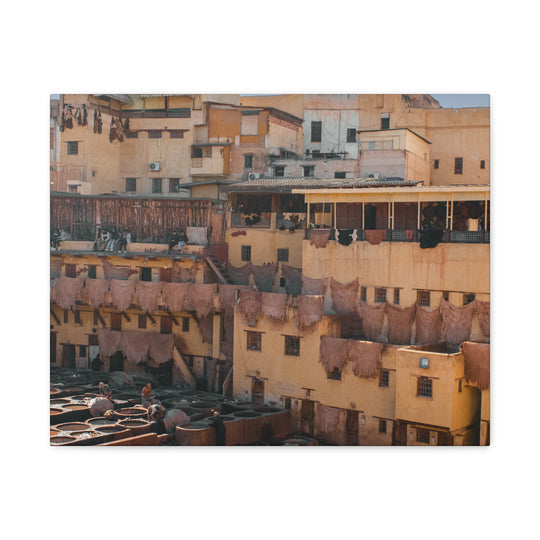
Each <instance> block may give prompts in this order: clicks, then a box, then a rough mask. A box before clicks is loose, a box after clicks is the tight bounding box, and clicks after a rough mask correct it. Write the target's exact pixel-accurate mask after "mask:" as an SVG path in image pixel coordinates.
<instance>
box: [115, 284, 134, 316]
mask: <svg viewBox="0 0 540 540" xmlns="http://www.w3.org/2000/svg"><path fill="white" fill-rule="evenodd" d="M135 283H136V282H135V281H121V280H118V279H111V281H110V283H109V292H110V293H111V299H112V303H113V305H115V306H116V308H117V309H118V311H126V309H127V308H128V307H129V306H130V304H131V300H132V298H133V294H134V292H135Z"/></svg>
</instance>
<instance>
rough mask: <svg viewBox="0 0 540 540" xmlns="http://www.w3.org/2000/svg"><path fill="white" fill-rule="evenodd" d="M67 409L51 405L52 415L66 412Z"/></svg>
mask: <svg viewBox="0 0 540 540" xmlns="http://www.w3.org/2000/svg"><path fill="white" fill-rule="evenodd" d="M65 412H66V411H64V410H63V409H57V408H54V407H51V416H54V415H57V414H64V413H65Z"/></svg>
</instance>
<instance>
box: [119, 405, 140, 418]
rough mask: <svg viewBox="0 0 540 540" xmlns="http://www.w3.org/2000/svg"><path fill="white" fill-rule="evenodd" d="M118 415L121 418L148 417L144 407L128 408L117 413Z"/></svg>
mask: <svg viewBox="0 0 540 540" xmlns="http://www.w3.org/2000/svg"><path fill="white" fill-rule="evenodd" d="M116 414H117V415H118V416H120V417H121V418H143V417H146V415H147V411H146V409H144V408H143V407H126V408H125V409H119V410H118V411H116Z"/></svg>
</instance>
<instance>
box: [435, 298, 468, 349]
mask: <svg viewBox="0 0 540 540" xmlns="http://www.w3.org/2000/svg"><path fill="white" fill-rule="evenodd" d="M439 306H440V310H441V316H442V323H443V340H444V341H446V343H448V344H451V345H459V344H460V343H461V342H462V341H467V340H468V339H469V335H470V333H471V325H472V317H473V314H474V311H475V308H476V301H474V302H471V303H470V304H466V305H465V306H461V307H458V306H454V305H453V304H451V303H450V302H448V301H446V300H445V299H444V298H441V302H440V304H439Z"/></svg>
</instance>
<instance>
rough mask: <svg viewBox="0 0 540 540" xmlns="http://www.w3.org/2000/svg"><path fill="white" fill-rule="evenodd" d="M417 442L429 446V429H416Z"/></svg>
mask: <svg viewBox="0 0 540 540" xmlns="http://www.w3.org/2000/svg"><path fill="white" fill-rule="evenodd" d="M416 442H419V443H424V444H429V429H424V428H416Z"/></svg>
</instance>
